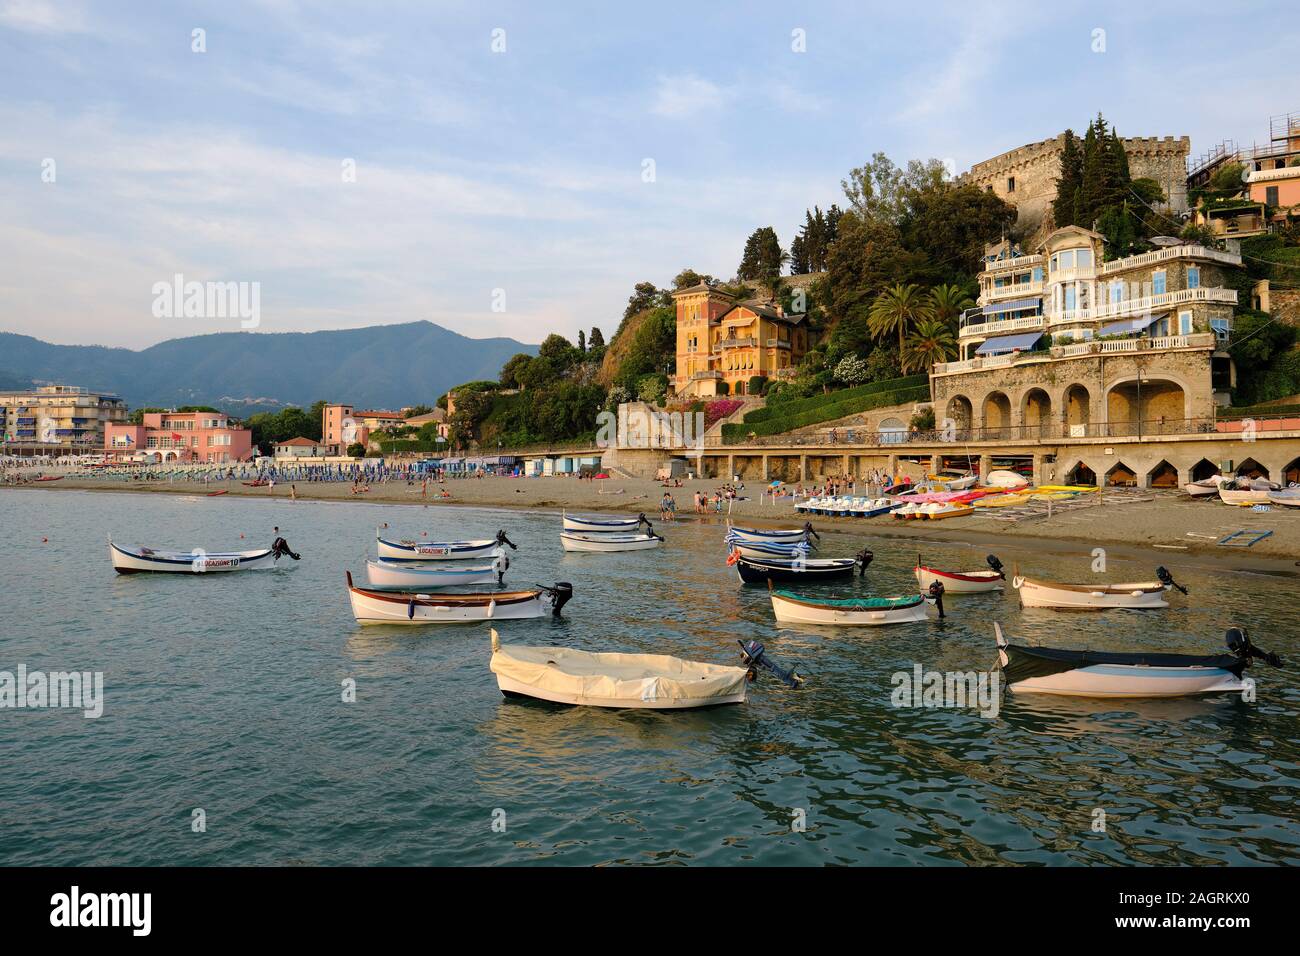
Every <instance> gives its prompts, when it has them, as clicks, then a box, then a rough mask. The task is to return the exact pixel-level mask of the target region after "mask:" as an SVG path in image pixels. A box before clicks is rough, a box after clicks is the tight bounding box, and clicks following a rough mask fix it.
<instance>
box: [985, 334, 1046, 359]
mask: <svg viewBox="0 0 1300 956" xmlns="http://www.w3.org/2000/svg"><path fill="white" fill-rule="evenodd" d="M1042 337H1043V333H1042V332H1024V333H1022V334H1020V335H995V336H994V337H993V338H991V339H987V340H985V341H984V342H983V343H981V345H980V347H979V348H977V349H976V350H975V354H976V355H1001V354H1002V353H1004V352H1024V351H1026V350H1027V349H1031V348H1033V347H1034V343H1035V342H1037V341H1038V340H1039V339H1041V338H1042Z"/></svg>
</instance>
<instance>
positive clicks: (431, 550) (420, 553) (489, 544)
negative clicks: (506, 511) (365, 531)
mask: <svg viewBox="0 0 1300 956" xmlns="http://www.w3.org/2000/svg"><path fill="white" fill-rule="evenodd" d="M375 541H376V546H377V548H378V551H379V557H380V558H381V559H382V560H386V561H468V560H473V559H475V558H479V559H482V558H496V557H498V556H499V555H502V554H504V553H505V551H504V550H503V549H502V545H508V546H509V547H510V549H511V550H512V551H513V550H518V549H517V548H516V547H515V545H514V543H513V542H512V541H511V540H510V539H509V538H507V537H506V533H505V532H504V531H498V532H497V536H496V537H495V538H484V539H481V540H478V541H428V542H425V541H415V540H413V539H410V538H401V539H399V540H396V541H393V540H390V539H388V538H385V537H384V536H383V535H382V534H381V533H379V532H376V533H375Z"/></svg>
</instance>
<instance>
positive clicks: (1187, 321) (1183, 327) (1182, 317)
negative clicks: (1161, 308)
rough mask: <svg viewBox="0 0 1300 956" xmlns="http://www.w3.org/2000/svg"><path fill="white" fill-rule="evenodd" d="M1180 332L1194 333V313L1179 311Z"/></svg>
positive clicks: (1182, 333)
mask: <svg viewBox="0 0 1300 956" xmlns="http://www.w3.org/2000/svg"><path fill="white" fill-rule="evenodd" d="M1178 334H1179V335H1191V334H1192V313H1190V312H1179V313H1178Z"/></svg>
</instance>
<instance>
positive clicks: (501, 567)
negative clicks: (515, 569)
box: [497, 551, 510, 587]
mask: <svg viewBox="0 0 1300 956" xmlns="http://www.w3.org/2000/svg"><path fill="white" fill-rule="evenodd" d="M509 570H510V555H508V554H506V553H505V552H504V551H503V552H501V557H499V558H497V586H498V587H500V586H501V585H502V584H504V583H505V579H506V572H507V571H509Z"/></svg>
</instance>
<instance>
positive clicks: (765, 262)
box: [736, 226, 789, 280]
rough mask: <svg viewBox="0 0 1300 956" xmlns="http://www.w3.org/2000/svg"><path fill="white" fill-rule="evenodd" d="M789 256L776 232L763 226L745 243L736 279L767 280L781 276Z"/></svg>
mask: <svg viewBox="0 0 1300 956" xmlns="http://www.w3.org/2000/svg"><path fill="white" fill-rule="evenodd" d="M788 259H789V256H788V255H787V254H786V253H785V252H783V251H782V249H781V242H780V240H778V239H777V237H776V230H775V229H773V228H772V227H771V226H763V227H762V228H760V229H755V230H754V231H753V232H752V233H750V236H749V238H748V239H747V240H746V241H745V252H744V254H743V255H742V256H741V258H740V267H739V268H738V269H737V270H736V277H737V278H739V279H744V280H766V279H770V278H771V277H772V276H778V275H780V274H781V268H782V266H784V265H785V263H786V261H787V260H788Z"/></svg>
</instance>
